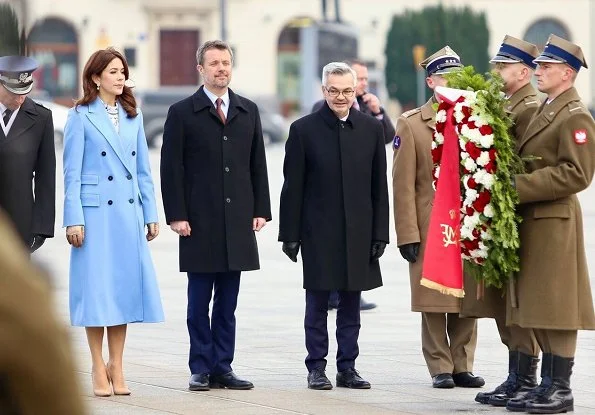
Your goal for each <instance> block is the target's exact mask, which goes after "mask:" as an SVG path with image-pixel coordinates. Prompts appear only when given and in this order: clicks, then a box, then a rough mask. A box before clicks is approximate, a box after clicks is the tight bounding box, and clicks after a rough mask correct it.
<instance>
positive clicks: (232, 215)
mask: <svg viewBox="0 0 595 415" xmlns="http://www.w3.org/2000/svg"><path fill="white" fill-rule="evenodd" d="M196 56H197V61H198V66H197V68H198V70H199V72H200V74H201V75H202V77H203V79H204V85H203V86H202V87H200V88H199V89H198V91H197V92H196V93H195V94H194V95H192V96H190V97H188V98H186V99H184V100H182V101H180V102H178V103H176V104H174V105H172V106H171V107H170V109H169V113H168V115H167V120H166V121H165V128H164V133H163V146H162V149H161V190H162V195H163V206H164V208H165V216H166V220H167V223H168V224H169V225H170V227H171V229H172V230H173V231H174V232H176V233H177V234H178V235H180V242H179V247H180V271H182V272H187V273H188V312H187V313H188V314H187V317H188V318H187V321H188V333H189V335H190V357H189V366H190V372H191V373H192V376H191V377H190V382H189V386H190V390H208V389H209V388H214V387H226V388H229V389H251V388H252V387H253V385H252V383H251V382H249V381H246V380H242V379H239V378H237V377H236V375H235V374H234V373H233V371H232V369H231V362H232V361H233V356H234V350H235V309H236V305H237V297H238V292H239V287H240V273H241V271H249V270H256V269H259V268H260V265H259V261H258V248H257V245H256V237H255V234H254V232H255V231H256V232H258V231H260V229H262V227H263V226H264V225H265V224H266V222H267V221H269V220H271V207H270V197H269V185H268V176H267V167H266V158H265V151H264V141H263V138H262V129H261V125H260V115H259V113H258V108H257V106H256V105H255V104H254V103H253V102H252V101H250V100H248V99H246V98H244V97H241V96H239V95H237V94H235V93H234V92H233V91H232V90H231V89H229V88H228V85H229V82H230V80H231V68H232V59H233V55H232V51H231V48H230V47H229V45H228V44H227V43H225V42H222V41H208V42H206V43H204V44H203V45H202V46H201V47H200V48H199V49H198V51H197V54H196ZM213 291H214V297H213V311H212V316H211V318H210V319H209V304H210V302H211V296H212V295H213Z"/></svg>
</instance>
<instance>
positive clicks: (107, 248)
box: [64, 99, 164, 327]
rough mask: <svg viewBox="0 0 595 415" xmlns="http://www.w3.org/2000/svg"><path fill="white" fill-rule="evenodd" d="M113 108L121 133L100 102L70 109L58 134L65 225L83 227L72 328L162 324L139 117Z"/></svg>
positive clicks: (151, 196) (73, 268)
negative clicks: (149, 233) (147, 228)
mask: <svg viewBox="0 0 595 415" xmlns="http://www.w3.org/2000/svg"><path fill="white" fill-rule="evenodd" d="M118 108H119V125H120V132H119V134H118V133H117V132H116V129H115V128H114V126H113V124H112V122H111V121H110V119H109V118H108V115H107V111H106V109H105V108H104V106H103V103H102V102H101V101H100V100H99V99H96V100H95V101H93V102H92V103H90V104H89V105H79V106H77V107H75V108H73V109H71V110H70V112H69V114H68V120H67V123H66V127H65V131H64V226H65V227H66V226H71V225H84V226H85V238H84V241H83V246H82V247H81V248H74V247H72V248H71V254H70V320H71V323H72V325H74V326H85V327H95V326H114V325H119V324H127V323H133V322H160V321H163V319H164V316H163V308H162V306H161V298H160V295H159V287H158V285H157V278H156V275H155V269H154V267H153V262H152V259H151V254H150V252H149V246H148V242H147V240H146V237H145V225H146V224H148V223H152V222H158V218H157V206H156V203H155V191H154V188H153V181H152V179H151V169H150V166H149V152H148V148H147V141H146V138H145V133H144V130H143V119H142V114H141V113H140V111H139V114H138V115H137V116H136V117H135V118H128V117H127V115H126V112H125V111H124V109H123V108H122V106H121V105H118Z"/></svg>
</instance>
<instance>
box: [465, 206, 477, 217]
mask: <svg viewBox="0 0 595 415" xmlns="http://www.w3.org/2000/svg"><path fill="white" fill-rule="evenodd" d="M474 213H475V210H474V209H473V208H472V207H471V206H466V207H465V215H467V216H473V214H474Z"/></svg>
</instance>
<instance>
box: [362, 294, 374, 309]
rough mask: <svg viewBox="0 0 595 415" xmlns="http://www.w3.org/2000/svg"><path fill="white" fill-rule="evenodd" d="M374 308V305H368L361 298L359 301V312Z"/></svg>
mask: <svg viewBox="0 0 595 415" xmlns="http://www.w3.org/2000/svg"><path fill="white" fill-rule="evenodd" d="M374 308H376V303H368V302H366V300H364V299H363V298H362V297H360V299H359V309H360V310H361V311H366V310H372V309H374Z"/></svg>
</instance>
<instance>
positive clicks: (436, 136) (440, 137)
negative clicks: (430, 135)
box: [434, 131, 444, 144]
mask: <svg viewBox="0 0 595 415" xmlns="http://www.w3.org/2000/svg"><path fill="white" fill-rule="evenodd" d="M434 141H435V142H436V143H438V144H442V143H444V135H443V134H442V133H439V132H438V131H436V132H435V133H434Z"/></svg>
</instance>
